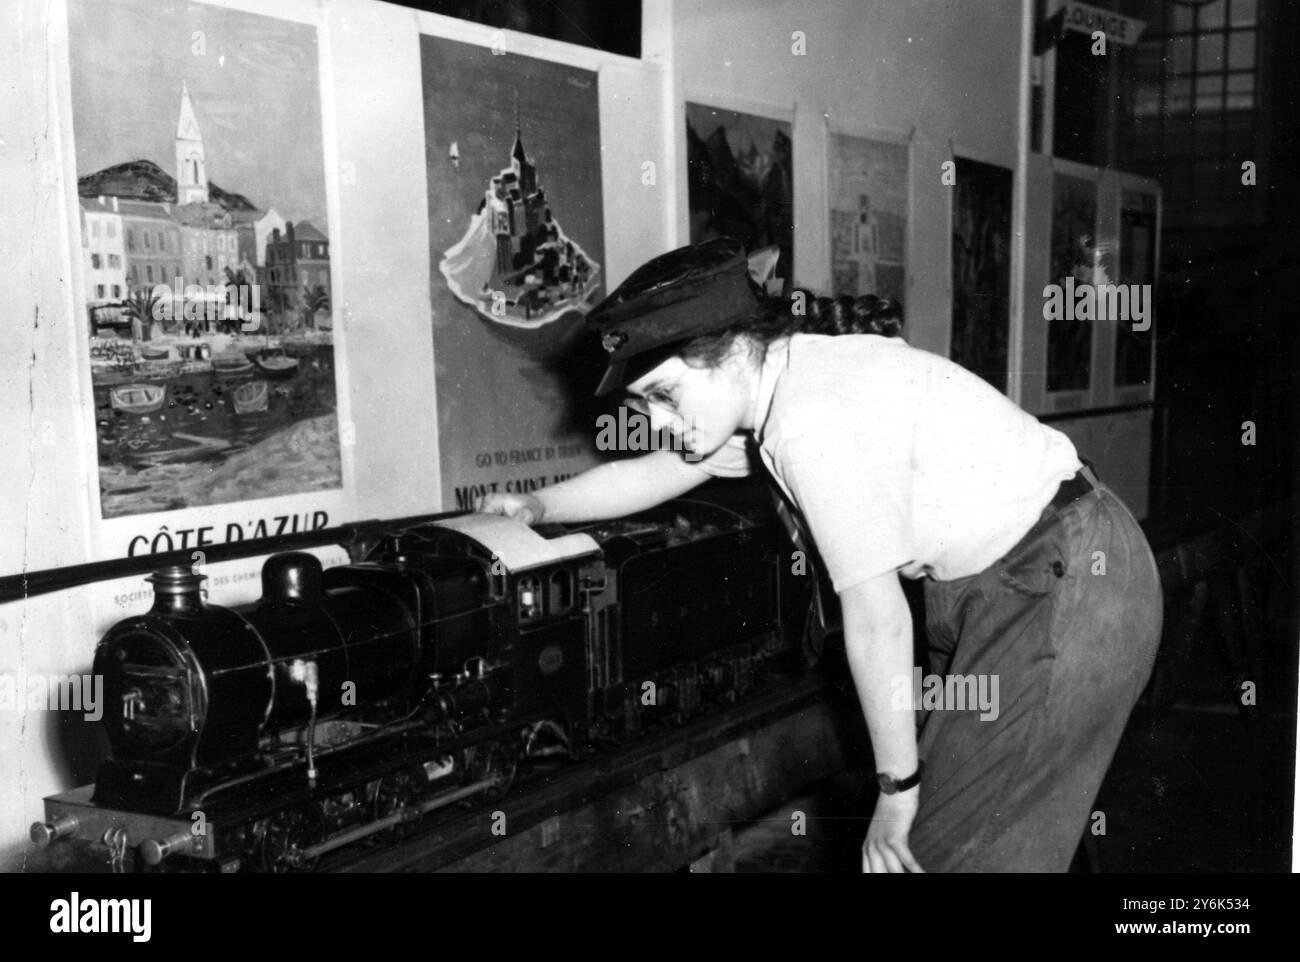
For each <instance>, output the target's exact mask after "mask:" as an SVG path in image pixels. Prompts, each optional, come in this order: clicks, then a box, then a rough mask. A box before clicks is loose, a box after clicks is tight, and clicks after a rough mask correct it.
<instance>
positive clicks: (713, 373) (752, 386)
mask: <svg viewBox="0 0 1300 962" xmlns="http://www.w3.org/2000/svg"><path fill="white" fill-rule="evenodd" d="M757 383H758V370H757V365H755V364H754V363H753V362H752V361H751V359H750V355H749V351H748V349H747V347H746V346H745V345H744V344H743V343H740V342H739V341H738V342H736V343H734V344H733V345H732V349H731V351H730V353H729V354H728V355H727V357H726V358H725V359H724V360H723V362H722V364H721V365H719V366H718V367H712V368H706V367H692V366H691V365H689V364H687V363H686V362H685V361H683V360H682V359H681V358H680V357H671V358H669V359H668V360H666V361H664V362H663V363H662V364H660V365H659V366H658V367H656V368H653V369H651V370H650V371H649V372H648V373H646V374H644V375H642V376H641V377H639V378H637V379H636V380H635V381H633V382H632V383H630V384H629V385H628V386H627V390H628V394H630V395H631V398H630V401H629V403H630V405H631V406H632V407H633V408H636V409H638V410H640V411H642V413H644V414H647V415H648V416H649V418H650V427H651V429H652V430H654V431H659V430H660V429H662V428H667V429H668V431H669V433H671V434H672V435H673V436H675V437H676V438H677V439H678V440H679V441H680V443H681V446H682V448H683V449H684V450H686V451H687V452H688V453H689V454H691V455H694V458H692V460H695V459H698V458H706V457H708V456H709V455H711V454H712V453H713V452H715V451H717V450H718V448H720V447H722V446H723V445H724V444H726V443H727V441H728V440H730V438H731V436H732V435H733V434H735V433H736V432H737V431H740V430H745V429H749V428H752V427H753V424H751V423H749V422H750V421H751V420H752V417H753V409H754V396H755V391H756V390H757Z"/></svg>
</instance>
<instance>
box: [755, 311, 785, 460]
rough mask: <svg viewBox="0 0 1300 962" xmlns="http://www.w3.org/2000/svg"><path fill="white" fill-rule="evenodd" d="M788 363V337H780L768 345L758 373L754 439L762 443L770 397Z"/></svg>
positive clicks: (769, 408)
mask: <svg viewBox="0 0 1300 962" xmlns="http://www.w3.org/2000/svg"><path fill="white" fill-rule="evenodd" d="M789 365H790V339H789V338H788V337H785V338H781V339H780V340H778V341H774V342H772V343H771V344H769V345H768V348H767V354H766V356H765V357H764V358H763V367H762V370H761V371H760V372H759V375H758V394H757V395H756V396H755V398H754V440H755V441H757V442H758V443H759V444H762V443H763V433H764V431H765V430H766V428H767V421H768V418H770V417H771V415H772V399H773V397H774V396H775V394H776V386H777V383H778V382H779V381H780V380H781V375H783V374H785V372H786V368H788V367H789Z"/></svg>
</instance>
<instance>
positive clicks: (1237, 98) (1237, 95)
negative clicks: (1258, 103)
mask: <svg viewBox="0 0 1300 962" xmlns="http://www.w3.org/2000/svg"><path fill="white" fill-rule="evenodd" d="M1254 106H1255V75H1254V74H1252V73H1236V74H1228V103H1227V107H1228V109H1229V110H1250V109H1252V108H1253V107H1254Z"/></svg>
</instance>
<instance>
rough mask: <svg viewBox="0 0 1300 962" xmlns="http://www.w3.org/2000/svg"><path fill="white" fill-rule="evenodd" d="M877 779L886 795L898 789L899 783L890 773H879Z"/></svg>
mask: <svg viewBox="0 0 1300 962" xmlns="http://www.w3.org/2000/svg"><path fill="white" fill-rule="evenodd" d="M876 781H877V782H878V783H879V785H880V790H881V791H882V792H884V793H885V794H886V795H893V794H894V792H896V791H898V786H897V783H895V781H894V779H893V778H892V777H890V776H889V775H877V776H876Z"/></svg>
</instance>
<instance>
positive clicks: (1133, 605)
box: [909, 469, 1162, 872]
mask: <svg viewBox="0 0 1300 962" xmlns="http://www.w3.org/2000/svg"><path fill="white" fill-rule="evenodd" d="M1084 470H1085V471H1087V469H1084ZM1085 476H1087V477H1088V478H1089V480H1093V481H1095V477H1094V476H1093V475H1092V474H1091V472H1088V473H1087V474H1086V475H1085ZM1103 572H1104V573H1103ZM925 589H926V595H925V605H926V628H927V632H928V634H929V639H930V647H931V651H930V656H931V671H932V672H933V673H936V674H937V675H939V676H954V675H960V676H976V678H978V677H979V676H984V683H985V689H984V690H985V691H991V684H989V680H990V679H991V678H992V676H996V677H997V694H998V699H997V706H996V707H997V713H996V718H994V717H985V718H981V714H983V715H985V716H991V714H992V713H991V712H987V711H985V712H981V710H980V709H979V708H978V707H973V706H971V705H970V703H969V702H967V707H966V708H965V709H964V710H957V709H955V708H954V707H953V705H952V704H944V705H942V707H939V708H935V709H934V710H931V711H928V712H926V713H925V715H924V717H923V718H922V720H921V734H920V740H919V747H920V755H921V757H922V758H923V759H924V760H925V776H924V778H923V779H922V780H921V798H920V809H919V811H918V813H917V817H916V820H915V822H914V823H913V825H912V831H911V834H910V836H909V844H910V847H911V850H912V854H913V855H914V856H915V857H916V859H917V861H918V862H920V864H921V867H922V868H924V869H925V870H926V871H927V872H1063V871H1065V870H1066V868H1067V867H1068V866H1069V864H1070V860H1071V858H1072V857H1073V855H1074V853H1075V850H1076V849H1077V847H1078V845H1079V842H1080V840H1081V839H1082V838H1083V834H1084V832H1085V831H1086V830H1091V826H1093V825H1094V824H1095V825H1100V824H1101V822H1100V821H1099V820H1096V817H1095V815H1094V812H1095V804H1094V801H1095V798H1096V795H1097V791H1098V789H1099V788H1100V786H1101V782H1102V778H1103V777H1104V776H1105V774H1106V769H1107V768H1108V767H1109V765H1110V761H1111V758H1112V756H1113V755H1114V753H1115V746H1116V745H1117V744H1118V742H1119V739H1120V735H1121V734H1122V733H1123V731H1124V726H1125V724H1126V722H1127V720H1128V717H1129V713H1130V712H1131V711H1132V708H1133V705H1134V704H1135V703H1136V701H1137V699H1138V696H1139V695H1140V694H1141V693H1142V689H1143V688H1144V686H1145V685H1146V682H1147V679H1148V677H1149V676H1150V674H1151V667H1152V665H1153V663H1154V661H1155V656H1156V649H1157V647H1158V645H1159V642H1160V624H1161V616H1162V600H1161V594H1160V580H1159V575H1158V574H1157V571H1156V565H1155V559H1154V558H1153V557H1152V555H1151V549H1150V547H1149V546H1148V544H1147V541H1146V538H1145V536H1144V535H1143V533H1142V530H1141V528H1139V527H1138V524H1137V522H1136V521H1135V520H1134V518H1133V516H1132V515H1131V514H1130V513H1129V511H1128V509H1127V508H1126V507H1125V506H1124V504H1123V503H1122V502H1121V501H1120V500H1119V499H1118V498H1117V497H1116V496H1115V494H1114V493H1113V492H1112V491H1111V490H1110V489H1109V488H1107V487H1106V486H1105V485H1104V484H1100V483H1097V484H1096V489H1095V490H1093V491H1091V492H1089V493H1088V494H1086V495H1084V496H1083V497H1082V498H1079V499H1078V500H1076V501H1074V502H1072V503H1070V504H1068V505H1065V506H1063V507H1060V508H1054V507H1048V508H1047V509H1046V510H1045V511H1044V512H1043V515H1042V517H1041V518H1040V519H1039V521H1038V523H1037V524H1036V525H1035V526H1034V528H1033V529H1032V530H1030V531H1029V533H1028V534H1026V535H1025V537H1024V538H1023V539H1021V541H1020V543H1019V544H1017V545H1016V546H1015V548H1013V549H1012V550H1011V551H1010V552H1008V553H1007V555H1006V556H1005V557H1003V558H1002V559H1000V560H999V561H997V562H995V563H994V564H992V565H990V566H989V567H988V568H986V569H985V570H984V571H982V572H980V573H979V574H975V575H971V576H970V577H967V578H959V579H956V580H953V581H931V582H927V583H926V586H925ZM927 681H929V679H927ZM968 688H969V686H968ZM972 690H973V689H972ZM1101 814H1102V815H1103V816H1104V815H1105V813H1104V812H1103V813H1101Z"/></svg>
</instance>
